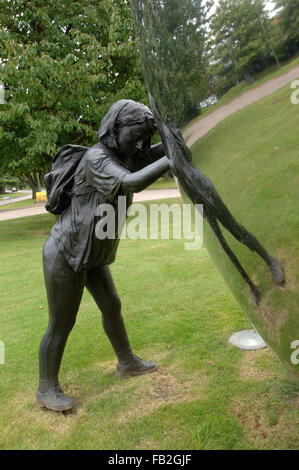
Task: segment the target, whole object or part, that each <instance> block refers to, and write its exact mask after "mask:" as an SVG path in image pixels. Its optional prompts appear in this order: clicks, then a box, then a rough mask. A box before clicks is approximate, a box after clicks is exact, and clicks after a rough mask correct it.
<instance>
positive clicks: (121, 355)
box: [86, 266, 156, 377]
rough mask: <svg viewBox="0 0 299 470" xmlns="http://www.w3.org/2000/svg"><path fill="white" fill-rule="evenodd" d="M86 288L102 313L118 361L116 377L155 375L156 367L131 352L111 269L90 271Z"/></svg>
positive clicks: (103, 268) (103, 267) (99, 268)
mask: <svg viewBox="0 0 299 470" xmlns="http://www.w3.org/2000/svg"><path fill="white" fill-rule="evenodd" d="M86 287H87V289H88V290H89V292H90V293H91V295H92V296H93V298H94V300H95V302H96V304H97V305H98V307H99V309H100V310H101V312H102V322H103V327H104V330H105V333H106V334H107V336H108V338H109V340H110V342H111V345H112V347H113V349H114V351H115V354H116V356H117V358H118V366H117V374H118V375H120V376H123V377H126V376H130V375H143V374H147V373H149V372H153V371H154V370H155V369H156V364H155V363H153V362H149V361H142V360H141V359H139V358H137V356H135V355H134V354H133V352H132V349H131V346H130V343H129V339H128V335H127V332H126V328H125V325H124V321H123V318H122V315H121V302H120V299H119V296H118V294H117V291H116V288H115V285H114V282H113V279H112V276H111V273H110V270H109V267H108V266H100V267H98V268H94V269H91V270H89V271H88V272H87V276H86Z"/></svg>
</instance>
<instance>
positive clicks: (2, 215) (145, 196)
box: [0, 189, 181, 222]
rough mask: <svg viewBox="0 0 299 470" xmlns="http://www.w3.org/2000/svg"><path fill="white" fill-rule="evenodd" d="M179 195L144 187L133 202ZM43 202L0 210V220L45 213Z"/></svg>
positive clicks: (169, 190) (175, 192)
mask: <svg viewBox="0 0 299 470" xmlns="http://www.w3.org/2000/svg"><path fill="white" fill-rule="evenodd" d="M175 197H181V195H180V192H179V190H178V189H146V190H145V191H141V192H140V193H136V194H134V202H145V201H154V200H158V199H169V198H175ZM46 213H47V211H46V209H45V206H44V204H36V205H35V206H33V207H27V208H23V209H10V210H9V209H8V210H2V211H0V222H1V221H2V220H9V219H18V218H19V217H28V216H30V215H39V214H46Z"/></svg>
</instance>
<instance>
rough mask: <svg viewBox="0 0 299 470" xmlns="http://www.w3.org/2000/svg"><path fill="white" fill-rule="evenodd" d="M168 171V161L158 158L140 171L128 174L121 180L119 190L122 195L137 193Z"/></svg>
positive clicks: (164, 158)
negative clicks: (121, 191) (120, 189)
mask: <svg viewBox="0 0 299 470" xmlns="http://www.w3.org/2000/svg"><path fill="white" fill-rule="evenodd" d="M168 170H169V160H168V158H167V157H163V158H160V159H159V160H158V161H156V162H154V163H151V164H150V165H148V166H146V167H145V168H143V169H142V170H139V171H135V172H134V173H128V174H127V175H125V177H124V178H123V180H122V183H121V188H122V190H123V192H124V193H127V192H132V193H138V192H139V191H142V190H143V189H145V188H147V187H148V186H150V185H151V184H152V183H153V182H154V181H156V180H157V179H158V178H160V177H161V176H162V175H163V174H164V173H166V171H168Z"/></svg>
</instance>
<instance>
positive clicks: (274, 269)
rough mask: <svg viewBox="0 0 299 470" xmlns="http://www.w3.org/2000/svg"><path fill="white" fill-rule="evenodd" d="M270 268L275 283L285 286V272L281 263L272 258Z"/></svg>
mask: <svg viewBox="0 0 299 470" xmlns="http://www.w3.org/2000/svg"><path fill="white" fill-rule="evenodd" d="M268 266H269V269H270V271H271V274H272V277H273V279H274V281H275V282H277V284H284V282H285V279H284V272H283V269H282V267H281V266H280V264H279V261H278V260H277V259H276V258H271V261H270V263H269V264H268Z"/></svg>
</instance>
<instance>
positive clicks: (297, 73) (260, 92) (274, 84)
mask: <svg viewBox="0 0 299 470" xmlns="http://www.w3.org/2000/svg"><path fill="white" fill-rule="evenodd" d="M297 78H299V66H296V67H294V68H292V69H291V70H289V71H288V72H286V73H284V74H283V75H281V76H279V77H277V78H273V79H272V80H269V81H268V82H266V83H264V84H263V85H260V86H258V87H256V88H254V89H252V90H249V91H246V92H245V93H243V95H241V96H239V97H238V98H235V99H234V100H233V101H231V102H230V103H228V104H226V105H223V106H221V107H220V108H218V109H216V110H215V111H214V112H213V113H211V114H209V115H208V116H206V117H204V118H202V119H200V120H199V121H198V122H196V123H195V124H193V125H192V126H190V127H189V129H187V130H186V132H185V133H184V138H185V140H186V142H187V145H188V146H189V147H190V146H191V145H192V144H193V143H194V142H196V140H198V139H200V138H201V137H203V136H204V135H205V134H207V133H208V132H209V131H210V130H211V129H213V128H214V127H215V126H217V124H218V123H219V122H221V121H223V119H225V118H227V117H228V116H230V115H231V114H233V113H235V112H237V111H239V110H240V109H243V108H245V107H246V106H248V105H249V104H251V103H254V102H255V101H258V100H260V99H261V98H264V97H265V96H267V95H270V94H272V93H274V92H275V91H276V90H278V89H279V88H281V87H283V86H285V85H287V84H288V83H290V82H292V81H293V80H296V79H297ZM172 197H180V193H179V191H178V190H177V189H161V190H159V189H148V190H145V191H141V192H140V193H137V194H135V196H134V202H142V201H152V200H155V199H166V198H172ZM14 202H16V200H14ZM45 212H46V210H45V208H44V206H43V205H41V206H40V205H38V206H35V207H29V208H26V209H12V210H5V211H1V212H0V221H1V220H7V219H15V218H18V217H26V216H29V215H36V214H44V213H45Z"/></svg>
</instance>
